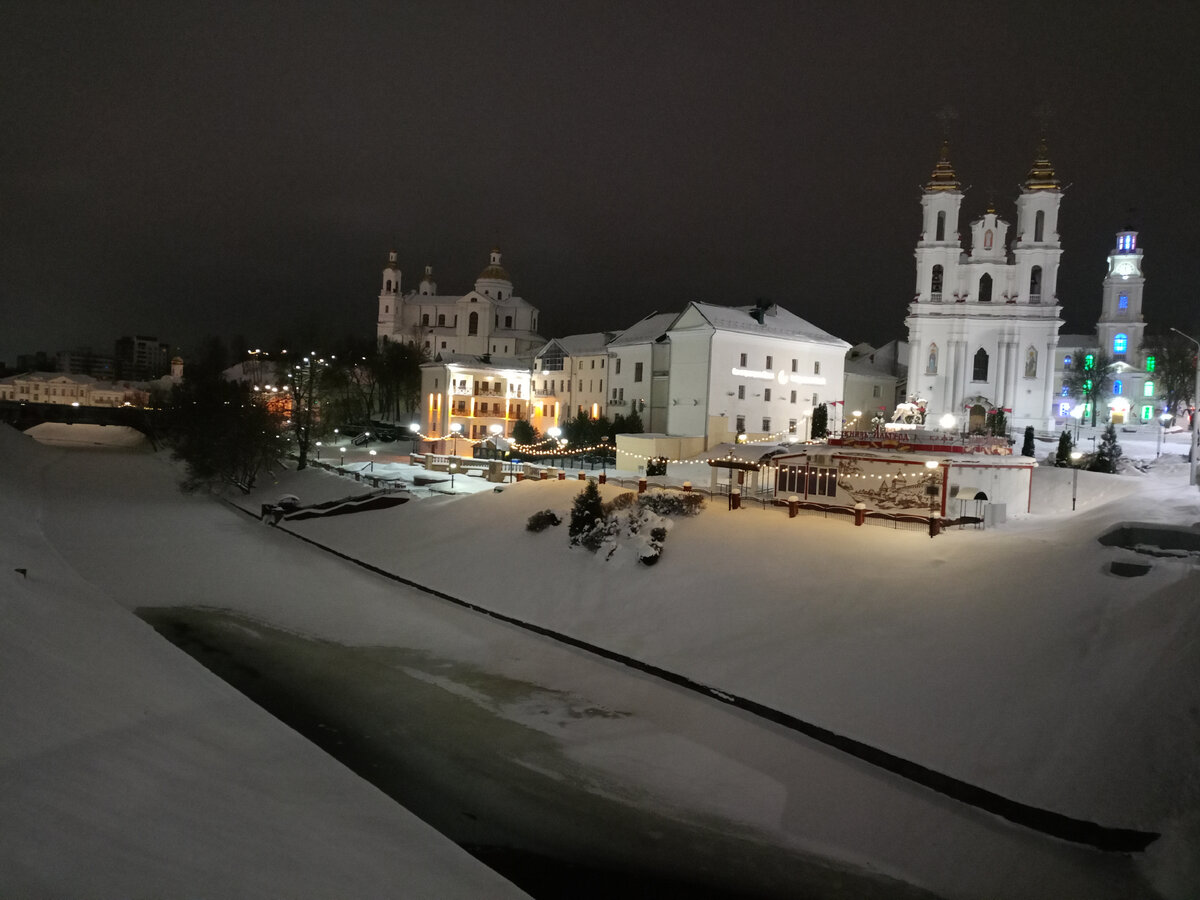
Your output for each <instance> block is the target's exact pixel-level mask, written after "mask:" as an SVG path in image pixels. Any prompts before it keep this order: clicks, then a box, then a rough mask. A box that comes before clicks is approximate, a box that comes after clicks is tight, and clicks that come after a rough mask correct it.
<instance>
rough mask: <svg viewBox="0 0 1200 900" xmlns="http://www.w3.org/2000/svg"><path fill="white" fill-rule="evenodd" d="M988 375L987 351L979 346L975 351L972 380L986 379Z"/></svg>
mask: <svg viewBox="0 0 1200 900" xmlns="http://www.w3.org/2000/svg"><path fill="white" fill-rule="evenodd" d="M987 377H988V355H987V351H986V350H984V349H983V348H982V347H980V348H979V349H978V350H976V351H975V365H974V367H973V368H972V372H971V380H972V381H987Z"/></svg>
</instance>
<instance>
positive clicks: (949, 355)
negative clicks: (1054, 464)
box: [905, 143, 1062, 430]
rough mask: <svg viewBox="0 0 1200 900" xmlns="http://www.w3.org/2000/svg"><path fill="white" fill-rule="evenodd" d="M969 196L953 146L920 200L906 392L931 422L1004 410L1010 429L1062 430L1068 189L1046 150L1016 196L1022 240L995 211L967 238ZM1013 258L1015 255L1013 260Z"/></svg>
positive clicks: (969, 423)
mask: <svg viewBox="0 0 1200 900" xmlns="http://www.w3.org/2000/svg"><path fill="white" fill-rule="evenodd" d="M963 196H964V195H963V191H962V189H961V185H960V184H959V181H958V178H957V176H956V175H955V172H954V168H953V166H951V164H950V160H949V152H948V148H947V146H946V145H943V147H942V154H941V159H940V160H939V161H938V163H937V165H936V166H935V168H934V170H933V174H932V176H931V178H930V180H929V182H928V183H927V184H926V185H925V189H924V193H923V194H922V196H921V206H922V211H923V216H922V218H923V224H922V232H921V239H920V241H919V242H918V244H917V249H916V254H915V255H916V270H917V272H916V295H915V296H914V297H913V301H912V303H911V304H910V305H909V314H908V317H907V318H906V319H905V324H906V325H907V326H908V343H909V362H908V381H907V393H908V395H909V397H910V398H917V399H920V400H924V401H925V407H926V409H927V411H928V412H927V419H928V420H932V421H936V420H938V419H940V418H941V417H942V416H944V415H945V414H947V413H950V414H953V415H954V416H955V417H956V418H957V419H958V421H959V422H960V423H962V424H964V425H965V426H966V427H967V428H968V429H971V430H974V429H978V428H982V427H983V424H984V421H985V418H986V416H987V414H988V412H990V411H992V410H1003V411H1004V412H1005V413H1006V415H1007V416H1008V420H1009V423H1010V425H1011V427H1012V428H1013V429H1014V430H1016V429H1021V428H1024V427H1025V426H1027V425H1032V426H1034V427H1035V428H1037V429H1039V430H1041V429H1047V428H1050V427H1051V426H1052V425H1053V418H1052V414H1051V402H1052V399H1053V390H1054V372H1053V360H1054V349H1055V346H1056V344H1057V341H1058V330H1059V328H1061V327H1062V320H1061V319H1060V318H1059V312H1060V310H1061V307H1060V306H1059V305H1058V298H1057V296H1056V293H1055V292H1056V285H1057V281H1058V265H1059V259H1060V257H1061V256H1062V247H1061V244H1060V243H1059V235H1058V208H1059V203H1060V202H1061V200H1062V188H1061V187H1060V185H1059V181H1058V178H1057V177H1056V176H1055V173H1054V168H1053V166H1052V165H1051V163H1050V160H1049V158H1048V157H1047V153H1046V147H1045V144H1044V143H1043V144H1042V145H1041V146H1039V148H1038V153H1037V158H1036V159H1035V160H1034V163H1033V167H1032V168H1031V169H1030V171H1029V175H1028V177H1027V178H1026V180H1025V183H1024V185H1023V186H1022V189H1021V194H1020V195H1019V196H1018V197H1017V227H1016V237H1015V239H1014V240H1013V242H1012V244H1011V246H1010V245H1009V244H1008V243H1007V242H1006V240H1007V235H1008V228H1009V223H1008V222H1006V221H1005V220H1003V219H1001V218H999V217H998V216H997V214H996V211H995V210H994V209H991V208H988V209H987V211H986V212H985V213H984V214H983V215H982V216H981V217H980V218H978V219H975V220H974V221H973V222H971V225H970V229H971V244H970V247H969V249H967V250H965V251H964V249H963V246H962V241H961V238H960V235H959V230H958V229H959V209H960V207H961V205H962V201H963ZM1010 251H1011V255H1010Z"/></svg>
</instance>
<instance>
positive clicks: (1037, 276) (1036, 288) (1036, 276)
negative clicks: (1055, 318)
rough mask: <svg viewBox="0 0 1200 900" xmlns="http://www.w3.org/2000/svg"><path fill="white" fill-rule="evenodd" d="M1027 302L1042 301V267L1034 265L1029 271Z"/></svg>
mask: <svg viewBox="0 0 1200 900" xmlns="http://www.w3.org/2000/svg"><path fill="white" fill-rule="evenodd" d="M1029 302H1030V303H1041V302H1042V267H1041V266H1034V267H1033V268H1032V269H1031V270H1030V271H1029Z"/></svg>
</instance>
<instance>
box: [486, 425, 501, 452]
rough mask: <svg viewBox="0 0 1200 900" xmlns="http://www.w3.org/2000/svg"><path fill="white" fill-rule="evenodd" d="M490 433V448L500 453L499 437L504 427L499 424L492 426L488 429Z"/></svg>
mask: <svg viewBox="0 0 1200 900" xmlns="http://www.w3.org/2000/svg"><path fill="white" fill-rule="evenodd" d="M488 430H489V431H491V433H492V446H493V447H495V448H496V452H497V453H499V452H500V435H501V434H503V433H504V426H503V425H500V424H495V425H493V426H492V427H491V428H490V429H488Z"/></svg>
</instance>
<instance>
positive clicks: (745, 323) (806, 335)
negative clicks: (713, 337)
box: [685, 301, 850, 349]
mask: <svg viewBox="0 0 1200 900" xmlns="http://www.w3.org/2000/svg"><path fill="white" fill-rule="evenodd" d="M688 306H689V308H691V309H695V310H696V311H697V312H698V313H700V315H702V316H703V317H704V318H705V319H706V320H707V321H708V323H709V324H710V325H712V327H713V328H716V329H717V330H718V331H736V332H739V333H742V334H762V335H769V336H772V337H784V338H793V339H794V338H799V339H801V340H805V341H810V342H811V343H814V344H829V345H830V346H834V347H842V348H845V349H849V347H850V344H849V343H848V342H847V341H844V340H842V339H841V338H839V337H834V336H833V335H832V334H830V333H829V332H827V331H823V330H821V329H820V328H818V327H817V326H816V325H813V324H812V323H811V322H808V321H806V320H805V319H802V318H800V317H799V316H798V315H796V314H795V313H792V312H789V311H788V310H786V309H784V308H783V307H782V306H780V305H779V304H777V303H773V304H771V305H770V306H768V307H765V308H761V309H762V316H761V319H762V321H761V322H760V321H759V319H758V318H756V317H755V315H754V313H756V312H757V311H759V310H760V307H758V306H754V305H751V306H716V305H714V304H712V303H701V302H699V301H693V302H691V303H690V304H688ZM685 312H686V310H685Z"/></svg>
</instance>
